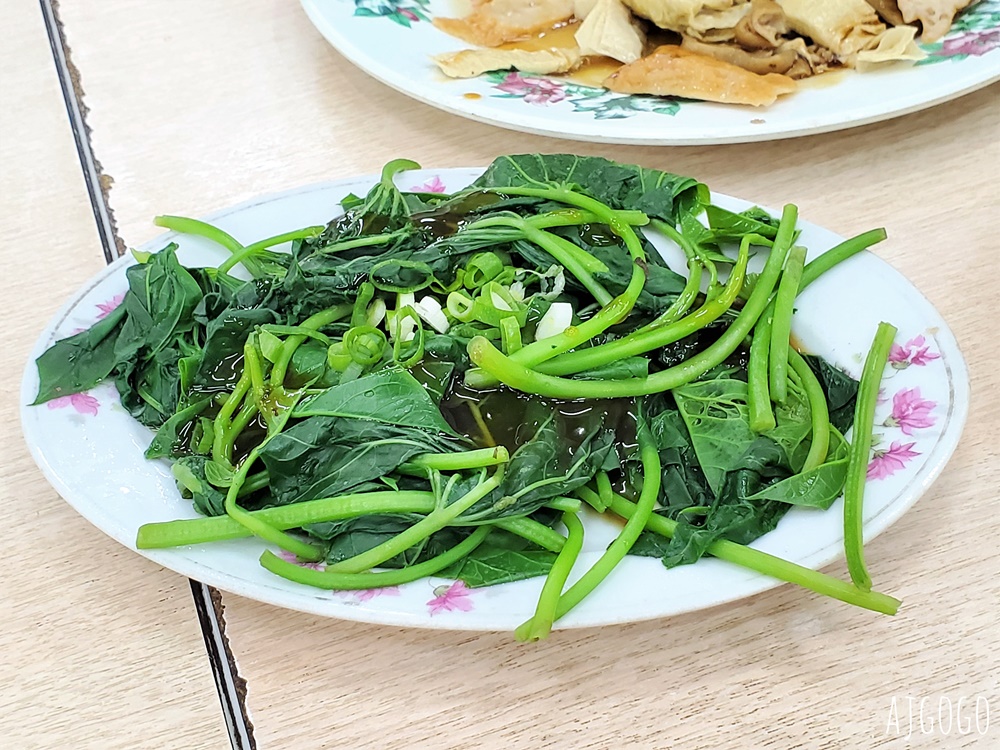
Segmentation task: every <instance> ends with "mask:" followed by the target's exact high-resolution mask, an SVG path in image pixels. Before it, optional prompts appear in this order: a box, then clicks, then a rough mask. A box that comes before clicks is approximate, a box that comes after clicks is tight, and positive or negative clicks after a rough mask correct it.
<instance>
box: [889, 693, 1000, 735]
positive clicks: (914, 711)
mask: <svg viewBox="0 0 1000 750" xmlns="http://www.w3.org/2000/svg"><path fill="white" fill-rule="evenodd" d="M989 731H990V701H989V699H988V698H987V697H986V696H984V695H963V696H955V697H953V696H949V695H936V696H929V695H928V696H919V695H918V696H913V695H904V696H895V695H894V696H893V697H892V703H891V704H890V706H889V717H888V720H887V721H886V725H885V733H886V734H891V735H894V736H897V737H906V738H909V737H912V736H913V735H915V734H927V735H930V734H937V735H966V734H978V735H981V736H985V735H986V734H987V733H988V732H989Z"/></svg>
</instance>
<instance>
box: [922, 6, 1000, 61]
mask: <svg viewBox="0 0 1000 750" xmlns="http://www.w3.org/2000/svg"><path fill="white" fill-rule="evenodd" d="M920 46H921V47H922V48H923V50H924V51H925V52H926V53H927V57H926V58H925V59H924V60H921V61H920V62H918V63H917V65H927V64H928V63H937V62H942V61H943V60H964V59H965V58H967V57H982V56H983V55H985V54H986V53H987V52H992V51H993V50H995V49H998V48H1000V0H983V1H982V2H979V3H977V4H975V5H973V6H972V7H971V8H969V9H968V10H966V11H965V12H964V13H962V14H960V15H959V17H958V19H957V20H956V21H955V23H954V24H952V27H951V29H950V30H949V32H948V34H947V35H946V36H945V37H944V38H943V39H939V40H938V41H936V42H933V43H931V44H922V45H920Z"/></svg>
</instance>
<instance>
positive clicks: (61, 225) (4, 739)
mask: <svg viewBox="0 0 1000 750" xmlns="http://www.w3.org/2000/svg"><path fill="white" fill-rule="evenodd" d="M0 28H3V29H4V38H5V41H4V45H3V47H2V50H0V58H2V59H0V93H2V106H0V165H2V167H0V206H2V208H0V236H2V237H3V241H2V244H0V253H2V267H3V268H4V269H5V273H4V286H5V292H4V294H3V305H2V310H3V312H2V316H3V324H2V330H3V339H4V341H3V346H2V354H0V356H2V360H3V370H4V372H6V373H7V382H8V384H7V386H6V387H5V388H4V389H3V395H2V398H0V419H2V421H3V424H4V425H5V427H4V429H3V430H2V431H0V456H2V457H3V458H2V459H0V526H2V528H3V529H4V558H5V565H4V571H3V574H2V575H0V601H2V612H0V747H3V748H10V749H11V750H28V749H29V748H40V749H44V750H49V749H50V748H61V747H67V748H68V747H73V748H93V749H95V750H104V749H105V748H153V749H156V750H159V749H160V748H193V747H225V746H226V745H227V744H228V738H227V735H226V732H225V724H224V722H223V719H222V716H221V714H220V712H219V699H218V697H217V695H216V691H215V685H214V683H213V681H212V675H211V672H210V671H209V670H208V661H207V659H206V658H205V646H204V644H203V642H202V636H201V631H200V629H199V627H198V623H197V621H196V620H195V618H194V607H193V605H192V600H191V593H190V587H189V585H188V582H187V581H186V580H184V579H183V578H181V577H179V576H177V575H174V574H173V573H171V572H169V571H165V570H163V569H162V568H159V567H158V566H156V565H153V564H152V563H150V562H147V561H146V560H143V559H142V558H140V557H137V556H136V555H134V554H132V553H130V552H128V551H127V550H125V549H124V548H122V547H121V546H120V545H118V544H117V543H115V542H113V541H112V540H111V539H109V538H107V537H106V536H104V535H103V534H102V533H101V532H100V531H98V530H97V529H95V528H93V527H92V526H90V525H89V524H87V523H86V522H84V521H83V519H82V518H80V517H79V516H78V515H77V514H76V513H75V512H74V511H73V510H72V509H71V508H70V507H69V506H68V505H66V503H65V502H63V500H62V499H61V498H60V497H59V496H58V495H57V494H56V493H55V491H54V490H53V489H52V488H51V487H50V486H49V485H48V484H47V483H46V482H45V480H44V479H43V477H42V475H41V473H40V472H39V470H38V469H37V467H36V466H35V463H34V461H32V460H31V457H30V456H29V455H28V450H27V447H26V446H25V444H24V440H23V438H22V437H21V432H20V424H19V422H20V417H19V416H18V410H19V404H18V400H19V390H20V379H21V372H22V370H23V368H24V366H25V364H26V360H27V357H28V352H29V351H30V349H31V347H32V346H33V345H34V341H35V338H36V336H38V334H39V333H40V332H41V329H42V327H43V326H44V324H45V322H46V321H47V320H48V318H50V317H51V316H52V315H53V314H54V313H55V311H56V310H57V309H58V307H59V306H60V305H62V303H63V301H64V300H65V298H66V297H67V296H68V295H69V294H70V293H71V292H73V291H74V290H75V289H76V288H77V287H78V286H80V285H81V284H82V283H83V282H84V281H86V279H87V278H88V277H89V276H91V275H92V274H94V273H96V272H97V271H98V270H100V268H101V267H102V266H103V265H104V260H103V257H102V252H101V245H100V242H99V241H98V238H97V232H96V230H95V225H94V217H93V215H92V214H91V209H90V204H89V202H88V200H87V194H86V190H85V187H84V182H83V177H82V176H81V171H80V164H79V161H78V160H77V156H76V151H75V150H74V147H73V138H72V134H71V132H70V128H69V122H68V120H67V118H66V109H65V107H64V105H63V101H62V98H61V95H60V92H59V84H58V82H57V79H56V72H55V67H54V66H53V64H52V56H51V53H50V52H49V47H48V40H47V38H46V34H45V28H44V25H43V23H42V16H41V13H40V12H39V6H38V4H37V3H31V2H17V3H4V4H3V5H2V8H0Z"/></svg>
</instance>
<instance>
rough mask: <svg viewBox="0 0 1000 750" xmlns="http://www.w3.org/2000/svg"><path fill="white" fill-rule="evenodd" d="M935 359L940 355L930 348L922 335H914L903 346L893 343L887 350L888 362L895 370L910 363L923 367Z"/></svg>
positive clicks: (902, 368)
mask: <svg viewBox="0 0 1000 750" xmlns="http://www.w3.org/2000/svg"><path fill="white" fill-rule="evenodd" d="M935 359H941V355H940V354H935V353H934V352H932V351H931V350H930V346H928V345H927V340H926V339H925V338H924V337H923V336H916V337H914V338H912V339H910V340H909V341H907V342H906V343H905V344H904V345H903V346H900V345H899V344H893V345H892V348H891V349H890V350H889V364H890V365H892V367H893V368H894V369H896V370H905V369H906V368H907V367H909V366H910V365H916V366H917V367H924V366H925V365H927V364H929V363H930V362H932V361H934V360H935Z"/></svg>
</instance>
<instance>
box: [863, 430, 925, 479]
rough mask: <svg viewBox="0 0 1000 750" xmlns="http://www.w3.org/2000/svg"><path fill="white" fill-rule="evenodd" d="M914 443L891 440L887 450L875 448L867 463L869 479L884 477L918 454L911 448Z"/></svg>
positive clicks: (901, 467)
mask: <svg viewBox="0 0 1000 750" xmlns="http://www.w3.org/2000/svg"><path fill="white" fill-rule="evenodd" d="M914 445H916V443H900V442H899V441H898V440H893V441H892V444H891V445H890V446H889V449H888V450H879V449H877V448H876V449H875V451H874V455H873V456H872V460H871V463H869V464H868V478H869V479H885V478H886V477H888V476H892V475H893V474H895V473H896V472H897V471H900V470H901V469H903V468H904V467H905V466H906V463H907V462H908V461H910V460H911V459H914V458H916V457H917V456H919V455H920V454H919V453H918V452H917V451H915V450H913V446H914Z"/></svg>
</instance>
